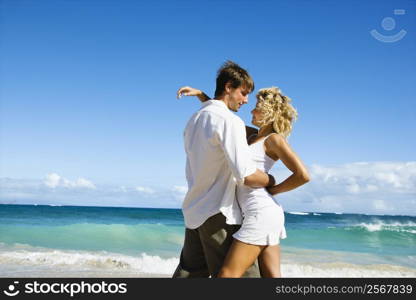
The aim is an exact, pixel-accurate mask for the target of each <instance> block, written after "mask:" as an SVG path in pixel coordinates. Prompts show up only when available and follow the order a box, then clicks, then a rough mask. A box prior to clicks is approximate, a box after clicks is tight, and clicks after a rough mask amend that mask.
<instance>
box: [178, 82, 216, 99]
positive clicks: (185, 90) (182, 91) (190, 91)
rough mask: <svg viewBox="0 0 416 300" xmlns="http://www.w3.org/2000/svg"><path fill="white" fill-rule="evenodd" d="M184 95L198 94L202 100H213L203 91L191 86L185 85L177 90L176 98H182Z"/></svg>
mask: <svg viewBox="0 0 416 300" xmlns="http://www.w3.org/2000/svg"><path fill="white" fill-rule="evenodd" d="M182 96H196V97H198V99H199V101H201V102H205V101H208V100H211V98H210V97H208V96H207V95H206V94H205V93H204V92H203V91H201V90H198V89H194V88H193V87H190V86H183V87H181V88H180V89H179V90H178V91H177V92H176V98H178V99H180V98H181V97H182Z"/></svg>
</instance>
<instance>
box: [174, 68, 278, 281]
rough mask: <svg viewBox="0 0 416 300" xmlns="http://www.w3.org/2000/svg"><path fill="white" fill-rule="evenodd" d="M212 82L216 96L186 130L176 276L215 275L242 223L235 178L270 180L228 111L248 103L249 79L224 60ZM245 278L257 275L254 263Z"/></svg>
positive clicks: (255, 183) (253, 182)
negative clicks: (182, 225)
mask: <svg viewBox="0 0 416 300" xmlns="http://www.w3.org/2000/svg"><path fill="white" fill-rule="evenodd" d="M216 85H217V86H216V91H215V99H213V100H208V101H206V102H203V104H202V108H201V109H200V110H199V111H197V112H196V113H195V114H194V115H193V116H192V117H191V119H190V120H189V121H188V124H187V125H186V128H185V132H184V139H185V151H186V155H187V161H186V178H187V181H188V192H187V194H186V196H185V199H184V202H183V205H182V212H183V215H184V218H185V226H186V229H185V241H184V245H183V248H182V252H181V257H180V262H179V265H178V267H177V268H176V271H175V273H174V274H173V277H174V278H178V277H180V278H190V277H208V276H211V277H216V276H217V274H218V272H219V271H220V269H221V266H222V264H223V261H224V259H225V256H226V254H227V251H228V249H229V247H230V246H231V243H232V240H233V238H232V234H233V233H234V232H236V231H237V230H238V229H239V227H240V225H238V224H241V219H242V217H241V211H240V208H239V206H238V202H237V200H236V194H235V190H236V186H237V183H239V182H243V183H244V184H246V185H248V186H250V187H267V186H272V185H274V178H273V177H272V176H271V175H268V174H265V173H264V172H262V171H260V170H258V169H256V167H255V164H254V162H253V161H252V160H251V154H250V150H249V147H248V145H247V141H246V133H245V125H244V122H243V121H242V120H241V119H240V118H239V117H237V116H236V115H235V114H233V113H232V112H231V111H234V112H237V111H238V110H239V108H240V107H241V106H242V105H244V104H246V103H247V102H248V94H249V93H251V92H252V91H253V90H254V83H253V80H252V78H251V77H250V75H249V74H248V73H247V71H246V70H244V69H243V68H241V67H240V66H238V65H237V64H235V63H233V62H231V61H228V62H226V63H225V64H224V65H223V66H222V67H221V68H220V69H219V70H218V75H217V81H216ZM179 96H180V95H179ZM230 110H231V111H230ZM245 277H260V272H259V269H258V265H257V263H256V264H254V265H252V266H251V267H250V268H249V269H248V270H247V272H246V273H245Z"/></svg>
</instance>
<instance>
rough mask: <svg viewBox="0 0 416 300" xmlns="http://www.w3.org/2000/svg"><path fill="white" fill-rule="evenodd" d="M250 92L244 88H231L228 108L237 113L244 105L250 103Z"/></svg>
mask: <svg viewBox="0 0 416 300" xmlns="http://www.w3.org/2000/svg"><path fill="white" fill-rule="evenodd" d="M248 94H249V90H248V89H247V88H245V87H244V86H239V87H238V88H235V89H234V88H232V87H230V88H229V91H228V101H227V106H228V108H229V109H230V110H232V111H235V112H237V111H238V110H239V109H240V107H241V106H242V105H243V104H247V103H248Z"/></svg>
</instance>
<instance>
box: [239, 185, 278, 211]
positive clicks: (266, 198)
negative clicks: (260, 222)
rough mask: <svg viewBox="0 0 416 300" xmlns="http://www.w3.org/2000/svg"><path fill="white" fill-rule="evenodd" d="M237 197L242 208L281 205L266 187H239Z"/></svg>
mask: <svg viewBox="0 0 416 300" xmlns="http://www.w3.org/2000/svg"><path fill="white" fill-rule="evenodd" d="M237 199H238V203H239V204H240V206H241V208H242V209H243V208H247V207H250V208H253V209H256V208H263V207H266V206H275V205H279V204H277V203H276V201H275V200H274V199H273V197H272V195H270V194H269V193H268V192H267V191H266V189H264V188H259V189H251V188H250V189H240V188H238V191H237Z"/></svg>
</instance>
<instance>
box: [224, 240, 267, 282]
mask: <svg viewBox="0 0 416 300" xmlns="http://www.w3.org/2000/svg"><path fill="white" fill-rule="evenodd" d="M263 248H264V246H258V245H251V244H246V243H243V242H240V241H239V240H236V239H234V241H233V243H232V245H231V247H230V250H229V251H228V253H227V256H226V257H225V260H224V264H223V266H222V268H221V270H220V272H219V273H218V277H220V278H226V277H231V278H237V277H241V276H243V274H244V272H245V271H246V270H247V269H248V268H249V267H250V266H251V265H252V264H253V263H254V262H255V260H256V258H257V257H258V256H259V254H260V252H261V251H262V249H263Z"/></svg>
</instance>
